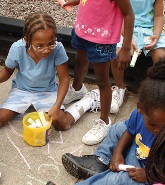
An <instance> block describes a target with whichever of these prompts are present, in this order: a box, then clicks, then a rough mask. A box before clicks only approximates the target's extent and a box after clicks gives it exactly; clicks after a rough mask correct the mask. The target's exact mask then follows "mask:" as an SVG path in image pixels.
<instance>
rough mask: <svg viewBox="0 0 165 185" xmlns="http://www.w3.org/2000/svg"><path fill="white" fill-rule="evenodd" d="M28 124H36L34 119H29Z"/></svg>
mask: <svg viewBox="0 0 165 185" xmlns="http://www.w3.org/2000/svg"><path fill="white" fill-rule="evenodd" d="M27 122H28V123H30V124H31V125H32V124H35V121H34V120H33V119H32V118H28V120H27Z"/></svg>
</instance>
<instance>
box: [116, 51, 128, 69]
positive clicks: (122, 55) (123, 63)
mask: <svg viewBox="0 0 165 185" xmlns="http://www.w3.org/2000/svg"><path fill="white" fill-rule="evenodd" d="M117 61H118V70H124V69H126V68H127V67H128V66H129V64H130V61H131V52H130V50H127V49H124V48H121V50H120V51H119V53H118V55H117Z"/></svg>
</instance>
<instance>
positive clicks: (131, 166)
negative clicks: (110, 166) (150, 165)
mask: <svg viewBox="0 0 165 185" xmlns="http://www.w3.org/2000/svg"><path fill="white" fill-rule="evenodd" d="M118 168H119V170H121V171H127V168H135V166H133V165H125V164H119V166H118Z"/></svg>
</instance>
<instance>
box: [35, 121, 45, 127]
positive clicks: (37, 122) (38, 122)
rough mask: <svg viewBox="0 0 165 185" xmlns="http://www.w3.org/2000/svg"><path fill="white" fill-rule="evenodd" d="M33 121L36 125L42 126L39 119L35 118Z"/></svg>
mask: <svg viewBox="0 0 165 185" xmlns="http://www.w3.org/2000/svg"><path fill="white" fill-rule="evenodd" d="M35 123H36V127H39V128H40V127H43V125H42V123H41V121H40V119H36V120H35Z"/></svg>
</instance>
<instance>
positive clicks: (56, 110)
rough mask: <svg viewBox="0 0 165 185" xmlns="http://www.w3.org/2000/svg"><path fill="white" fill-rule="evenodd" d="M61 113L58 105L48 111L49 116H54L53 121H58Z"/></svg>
mask: <svg viewBox="0 0 165 185" xmlns="http://www.w3.org/2000/svg"><path fill="white" fill-rule="evenodd" d="M59 115H60V109H59V108H57V107H56V106H53V107H51V108H50V109H49V111H48V116H49V117H50V118H52V122H57V121H58V119H59Z"/></svg>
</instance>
